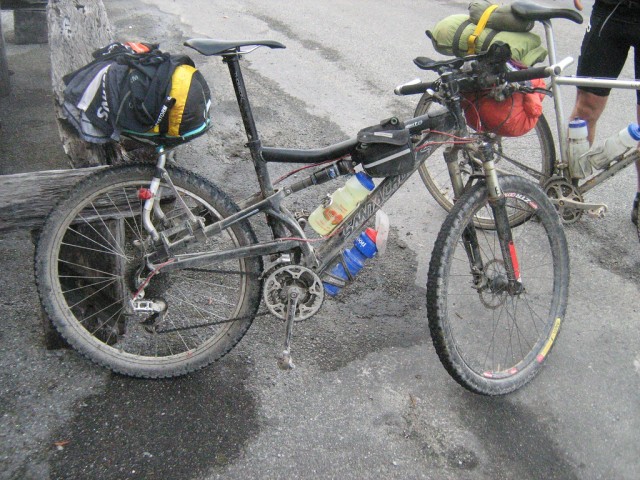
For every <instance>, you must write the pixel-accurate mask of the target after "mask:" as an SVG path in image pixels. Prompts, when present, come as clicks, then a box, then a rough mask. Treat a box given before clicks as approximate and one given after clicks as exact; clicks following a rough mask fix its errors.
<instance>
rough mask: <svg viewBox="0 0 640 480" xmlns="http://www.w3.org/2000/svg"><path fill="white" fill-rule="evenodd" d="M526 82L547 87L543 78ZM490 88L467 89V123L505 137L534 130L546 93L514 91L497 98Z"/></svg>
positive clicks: (465, 105)
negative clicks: (481, 89) (500, 98)
mask: <svg viewBox="0 0 640 480" xmlns="http://www.w3.org/2000/svg"><path fill="white" fill-rule="evenodd" d="M526 83H527V86H529V87H531V88H540V89H543V88H545V86H546V85H545V82H544V80H543V79H541V78H537V79H534V80H530V81H528V82H526ZM488 93H489V92H487V91H480V92H469V93H464V94H463V97H464V100H463V101H462V108H463V110H464V115H465V118H466V119H467V124H468V125H469V126H470V127H471V128H473V129H474V130H476V131H477V132H486V133H496V134H498V135H502V136H504V137H519V136H521V135H524V134H525V133H527V132H529V131H530V130H532V129H533V128H534V127H535V126H536V124H537V123H538V118H539V117H540V115H542V100H543V99H544V97H545V95H544V94H543V93H537V92H533V93H522V92H515V93H514V94H513V95H511V96H509V97H507V98H506V99H504V100H502V101H497V100H495V99H494V98H492V97H491V96H489V94H488Z"/></svg>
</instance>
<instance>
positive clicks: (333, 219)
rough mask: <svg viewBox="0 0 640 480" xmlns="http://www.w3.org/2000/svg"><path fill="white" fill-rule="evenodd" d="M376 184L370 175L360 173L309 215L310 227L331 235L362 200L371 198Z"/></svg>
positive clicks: (321, 233)
mask: <svg viewBox="0 0 640 480" xmlns="http://www.w3.org/2000/svg"><path fill="white" fill-rule="evenodd" d="M374 188H375V184H374V183H373V180H372V179H371V177H370V176H369V175H367V174H366V173H364V172H358V173H356V174H355V175H354V176H352V177H351V178H350V179H349V180H347V183H346V184H345V185H344V187H342V188H339V189H338V190H336V191H335V192H333V193H332V194H331V196H329V197H328V199H327V201H325V202H323V204H322V205H320V206H319V207H318V208H316V209H315V210H314V211H313V212H311V215H309V225H311V227H312V228H313V229H314V230H315V231H316V232H318V234H320V235H323V236H324V235H328V234H329V233H331V232H332V231H333V230H334V229H335V228H336V227H337V226H338V225H339V224H340V223H342V220H344V218H345V217H346V216H347V215H349V213H351V212H352V211H353V210H354V209H355V208H356V207H357V206H358V204H359V203H360V202H362V200H364V199H365V198H367V196H369V193H371V191H372V190H373V189H374Z"/></svg>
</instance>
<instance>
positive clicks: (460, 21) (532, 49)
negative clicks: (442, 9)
mask: <svg viewBox="0 0 640 480" xmlns="http://www.w3.org/2000/svg"><path fill="white" fill-rule="evenodd" d="M475 30H476V25H475V24H474V23H473V22H472V21H471V19H470V18H469V15H465V14H458V15H450V16H448V17H446V18H444V19H442V20H440V21H439V22H438V23H437V24H436V26H435V27H434V28H433V30H431V31H429V30H427V36H428V37H429V39H430V40H431V43H432V44H433V48H434V49H435V50H436V52H438V53H440V54H442V55H448V56H456V57H464V56H465V55H467V51H468V45H469V37H470V36H471V35H473V34H474V32H475ZM497 41H500V42H503V43H508V44H509V46H510V47H511V55H512V57H513V59H514V60H517V61H518V62H520V63H523V64H525V65H526V66H528V67H530V66H531V65H534V64H535V63H538V62H541V61H543V60H544V59H545V58H546V56H547V50H546V49H545V48H544V47H543V46H542V40H541V39H540V36H538V35H536V34H535V33H532V32H507V31H500V30H494V29H491V28H484V30H482V32H481V33H480V34H479V35H478V37H477V39H476V41H475V45H476V53H481V52H486V51H487V50H488V49H489V46H490V45H491V44H492V43H494V42H497Z"/></svg>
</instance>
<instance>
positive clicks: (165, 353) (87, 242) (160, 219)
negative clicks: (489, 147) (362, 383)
mask: <svg viewBox="0 0 640 480" xmlns="http://www.w3.org/2000/svg"><path fill="white" fill-rule="evenodd" d="M154 171H155V168H154V166H152V165H127V166H122V167H115V168H111V169H108V170H105V171H102V172H99V173H97V174H95V175H93V176H91V177H89V178H87V179H86V180H85V181H83V182H82V183H80V184H79V185H78V186H76V187H75V189H74V190H73V191H72V192H71V194H70V196H69V197H68V198H66V199H65V200H63V201H62V202H61V203H60V204H59V205H58V206H57V207H56V208H54V210H53V211H52V213H51V214H50V215H49V217H48V218H47V220H46V222H45V224H44V227H43V230H42V234H41V236H40V239H39V242H38V245H37V249H36V259H35V268H36V280H37V284H38V292H39V294H40V299H41V301H42V304H43V307H44V309H45V311H46V312H47V314H48V315H49V317H50V318H51V320H52V322H53V324H54V325H55V327H56V328H57V330H58V331H59V332H60V334H61V335H62V336H63V337H64V338H65V339H66V340H67V341H68V342H69V344H71V346H73V347H74V348H75V349H76V350H77V351H79V352H80V353H81V354H83V355H85V356H86V357H88V358H89V359H91V360H93V361H94V362H96V363H98V364H100V365H102V366H105V367H108V368H110V369H112V370H113V371H115V372H119V373H122V374H125V375H131V376H135V377H148V378H160V377H173V376H178V375H182V374H185V373H187V372H191V371H193V370H196V369H198V368H201V367H203V366H205V365H208V364H209V363H211V362H213V361H214V360H217V359H218V358H220V357H222V356H223V355H224V354H226V353H227V352H228V351H229V350H231V348H233V346H235V345H236V343H237V342H238V341H239V340H240V339H241V338H242V336H243V335H244V333H245V332H246V331H247V329H248V328H249V326H250V325H251V322H252V320H253V317H254V316H255V314H256V311H257V309H258V306H259V302H260V287H261V285H260V280H259V275H260V272H261V262H260V259H259V258H244V259H240V260H229V261H225V262H216V263H212V264H210V265H200V266H198V267H194V268H186V269H182V270H174V271H171V272H167V273H165V272H164V271H163V270H162V268H161V267H162V265H163V264H159V267H160V268H158V269H157V270H156V271H155V272H149V271H148V270H147V267H146V262H145V260H144V259H145V256H146V255H147V254H149V253H150V250H149V248H150V246H151V243H150V242H149V241H148V240H149V238H148V237H149V235H148V234H147V232H146V231H145V228H144V226H143V223H142V218H141V213H142V207H143V204H144V201H143V200H141V199H140V198H139V197H140V194H139V191H140V189H141V188H142V189H144V188H148V187H149V183H150V180H151V178H152V177H153V176H154ZM167 171H168V172H169V174H170V177H171V179H172V181H173V183H174V184H175V187H176V191H177V195H176V194H175V193H174V191H173V189H171V188H170V186H169V185H168V184H167V183H165V182H164V181H162V182H161V184H160V188H159V190H158V193H157V195H156V202H157V204H158V207H157V208H155V209H154V210H153V214H152V222H153V224H154V225H155V226H156V228H157V229H158V230H159V232H160V234H161V235H163V236H164V237H165V238H166V239H167V240H168V241H171V242H175V241H177V240H179V239H180V238H182V237H184V236H185V235H188V234H189V229H188V228H186V215H185V210H184V208H185V206H186V208H188V209H189V210H190V211H191V212H192V213H193V214H194V215H195V216H196V217H199V218H200V219H201V221H202V222H203V223H204V224H205V225H208V224H211V223H214V222H216V221H218V220H219V219H221V218H225V217H228V216H229V215H231V214H233V213H235V212H236V211H237V207H236V206H235V205H234V204H233V203H232V202H231V201H230V200H229V199H228V197H227V196H226V195H224V194H223V193H222V192H221V191H219V190H218V189H217V188H216V187H215V186H214V185H212V184H211V183H209V182H208V181H206V180H205V179H204V178H202V177H199V176H197V175H195V174H193V173H190V172H188V171H186V170H183V169H179V168H168V169H167ZM143 192H144V190H143ZM178 196H179V198H178ZM255 242H256V239H255V235H254V233H253V231H252V230H251V227H250V225H249V224H248V223H247V222H241V223H236V224H234V225H233V226H232V227H230V228H228V229H226V230H224V231H223V232H221V233H220V234H218V235H212V236H209V238H207V239H206V240H204V239H201V240H200V241H194V242H190V243H187V244H186V245H185V246H183V247H182V248H181V249H180V250H179V251H176V252H173V251H172V252H171V254H172V255H175V256H172V257H169V260H168V261H167V262H166V263H167V264H168V263H170V262H171V261H172V259H175V258H178V257H180V256H183V257H185V256H189V255H195V254H198V253H200V252H203V251H218V250H224V249H230V248H235V247H240V246H245V245H250V244H251V243H255ZM155 248H158V247H155ZM141 290H144V300H145V301H149V304H148V305H149V306H151V307H152V308H150V309H149V310H148V311H143V309H141V308H138V309H137V310H136V309H134V308H133V307H132V303H131V300H132V298H133V297H134V295H135V294H136V293H138V292H139V291H141Z"/></svg>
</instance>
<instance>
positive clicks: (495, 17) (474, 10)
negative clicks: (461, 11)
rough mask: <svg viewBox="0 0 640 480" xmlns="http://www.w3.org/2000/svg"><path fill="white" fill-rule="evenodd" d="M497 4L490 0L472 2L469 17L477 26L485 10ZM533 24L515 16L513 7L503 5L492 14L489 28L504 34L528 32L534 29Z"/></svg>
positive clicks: (488, 24) (488, 23)
mask: <svg viewBox="0 0 640 480" xmlns="http://www.w3.org/2000/svg"><path fill="white" fill-rule="evenodd" d="M495 4H496V2H491V1H489V0H474V1H472V2H471V3H470V4H469V17H470V18H471V21H472V22H473V23H475V24H476V25H477V24H478V22H479V21H480V18H482V14H483V13H484V12H485V10H486V9H487V8H489V7H490V6H491V5H495ZM533 23H534V22H532V21H527V20H522V19H521V18H519V17H517V16H516V15H514V13H513V12H512V11H511V5H503V6H499V7H498V8H496V9H495V11H493V12H492V13H491V16H490V17H489V21H488V22H487V28H491V29H493V30H500V31H503V32H528V31H529V30H531V29H532V28H533Z"/></svg>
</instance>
